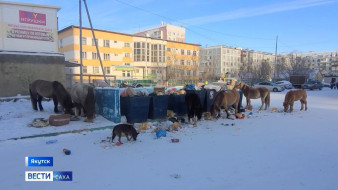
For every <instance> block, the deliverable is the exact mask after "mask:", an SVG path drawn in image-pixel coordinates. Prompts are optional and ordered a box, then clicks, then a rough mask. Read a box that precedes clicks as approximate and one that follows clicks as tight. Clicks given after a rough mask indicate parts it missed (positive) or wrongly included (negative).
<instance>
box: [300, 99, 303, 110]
mask: <svg viewBox="0 0 338 190" xmlns="http://www.w3.org/2000/svg"><path fill="white" fill-rule="evenodd" d="M300 103H301V107H300V111H302V110H303V109H304V101H303V100H302V99H300Z"/></svg>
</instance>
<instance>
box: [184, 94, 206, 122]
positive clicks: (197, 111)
mask: <svg viewBox="0 0 338 190" xmlns="http://www.w3.org/2000/svg"><path fill="white" fill-rule="evenodd" d="M185 103H186V105H187V109H188V120H189V122H192V121H191V119H194V124H196V117H197V118H198V120H200V119H201V118H202V105H201V100H200V98H199V96H198V95H197V94H196V93H194V92H191V93H188V94H186V95H185Z"/></svg>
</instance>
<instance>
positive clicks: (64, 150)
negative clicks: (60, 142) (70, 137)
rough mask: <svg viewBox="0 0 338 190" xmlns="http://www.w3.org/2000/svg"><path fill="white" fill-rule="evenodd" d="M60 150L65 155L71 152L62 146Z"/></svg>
mask: <svg viewBox="0 0 338 190" xmlns="http://www.w3.org/2000/svg"><path fill="white" fill-rule="evenodd" d="M62 151H63V153H65V155H70V154H71V151H70V150H68V149H66V148H64V149H63V150H62Z"/></svg>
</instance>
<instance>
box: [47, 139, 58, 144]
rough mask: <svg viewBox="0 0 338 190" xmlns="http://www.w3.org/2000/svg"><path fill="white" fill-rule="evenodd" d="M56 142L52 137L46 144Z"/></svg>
mask: <svg viewBox="0 0 338 190" xmlns="http://www.w3.org/2000/svg"><path fill="white" fill-rule="evenodd" d="M56 142H58V140H56V139H53V140H49V141H46V144H53V143H56Z"/></svg>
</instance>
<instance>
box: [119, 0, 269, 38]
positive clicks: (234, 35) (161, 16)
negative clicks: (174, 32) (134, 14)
mask: <svg viewBox="0 0 338 190" xmlns="http://www.w3.org/2000/svg"><path fill="white" fill-rule="evenodd" d="M115 1H116V2H119V3H121V4H124V5H127V6H130V7H133V8H135V9H138V10H140V11H143V12H146V13H149V14H152V15H155V16H158V17H160V18H164V19H167V20H170V21H172V22H176V23H179V24H182V25H184V26H185V28H186V29H187V30H188V31H190V32H193V33H196V34H198V35H200V36H203V37H205V38H209V37H208V36H206V35H203V34H200V33H198V32H196V31H194V30H192V29H190V28H188V27H189V25H190V24H188V23H185V22H182V21H179V20H176V19H173V18H169V17H167V16H163V15H160V14H158V13H155V12H152V11H149V10H146V9H143V8H140V7H138V6H135V5H132V4H130V3H127V2H124V1H121V0H115ZM193 27H196V28H199V29H202V30H205V31H209V32H213V33H217V34H221V35H224V36H230V37H237V38H245V39H256V40H269V41H270V40H275V39H274V38H261V37H248V36H241V35H236V34H229V33H223V32H219V31H215V30H211V29H208V28H204V27H201V26H197V25H195V26H193ZM209 39H210V38H209Z"/></svg>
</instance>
